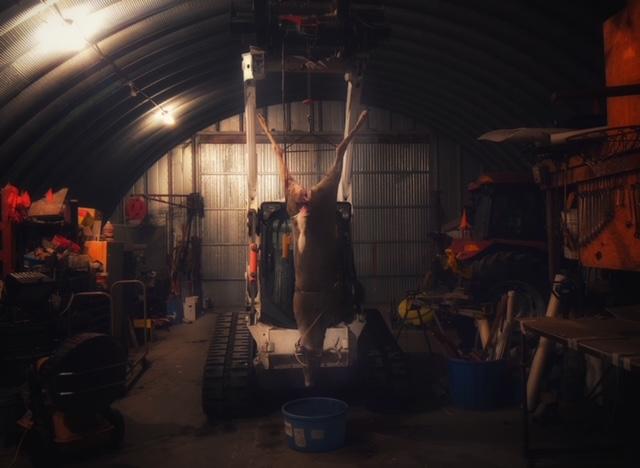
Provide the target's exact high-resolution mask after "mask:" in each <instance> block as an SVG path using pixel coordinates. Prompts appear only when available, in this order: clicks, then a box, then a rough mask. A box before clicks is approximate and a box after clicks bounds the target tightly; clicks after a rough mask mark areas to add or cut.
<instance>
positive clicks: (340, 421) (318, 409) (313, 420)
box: [282, 398, 349, 452]
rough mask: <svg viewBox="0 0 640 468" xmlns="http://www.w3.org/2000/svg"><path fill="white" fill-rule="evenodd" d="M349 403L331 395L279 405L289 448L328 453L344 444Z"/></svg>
mask: <svg viewBox="0 0 640 468" xmlns="http://www.w3.org/2000/svg"><path fill="white" fill-rule="evenodd" d="M348 409H349V405H347V404H346V403H345V402H344V401H341V400H336V399H333V398H301V399H299V400H293V401H290V402H288V403H285V404H284V405H282V414H283V416H284V432H285V434H286V435H287V442H288V443H289V447H290V448H292V449H294V450H298V451H300V452H329V451H331V450H336V449H338V448H340V447H342V446H343V445H344V440H345V435H346V427H347V410H348Z"/></svg>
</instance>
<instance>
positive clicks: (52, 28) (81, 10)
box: [36, 7, 103, 52]
mask: <svg viewBox="0 0 640 468" xmlns="http://www.w3.org/2000/svg"><path fill="white" fill-rule="evenodd" d="M61 15H62V17H60V15H58V14H52V15H51V17H50V18H49V19H48V20H46V21H45V23H44V24H43V25H42V26H41V27H40V29H39V30H38V31H37V33H36V36H37V39H38V42H39V43H40V47H41V48H42V50H43V51H46V52H56V51H60V52H77V51H79V50H82V49H84V48H85V47H87V45H88V42H87V41H88V40H90V39H91V38H92V37H94V36H95V35H96V33H97V32H98V31H99V30H100V29H101V27H102V25H103V18H102V17H101V16H99V15H92V14H90V11H89V9H88V8H87V7H76V8H69V9H65V10H64V11H63V12H61Z"/></svg>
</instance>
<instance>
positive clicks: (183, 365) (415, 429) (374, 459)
mask: <svg viewBox="0 0 640 468" xmlns="http://www.w3.org/2000/svg"><path fill="white" fill-rule="evenodd" d="M214 323H215V314H214V313H209V314H206V315H204V316H203V317H202V318H200V319H199V320H198V321H197V322H196V323H194V324H189V325H186V324H185V325H179V326H176V327H174V328H173V329H172V330H171V331H169V332H167V331H159V332H157V341H156V343H155V344H154V345H153V347H152V350H151V353H150V360H151V362H152V365H151V367H150V368H149V369H148V370H147V372H146V373H145V374H144V375H143V376H142V377H141V378H140V380H139V381H138V382H137V384H136V385H135V387H134V388H133V389H132V390H131V391H130V393H129V394H128V396H127V397H126V398H125V399H123V400H122V401H119V402H117V403H116V404H115V406H116V407H117V408H118V409H119V410H120V411H122V413H123V414H124V415H125V419H126V425H127V426H126V431H127V432H126V437H125V444H124V447H122V449H120V450H118V451H117V452H113V453H104V454H101V455H96V456H95V457H94V458H92V459H88V460H87V459H85V460H77V461H71V462H70V466H82V467H87V468H143V467H179V468H186V467H189V468H198V467H212V466H220V467H281V466H282V467H284V466H288V467H293V466H302V465H304V466H305V467H323V466H332V467H335V466H362V467H368V466H371V467H378V466H401V467H412V466H416V467H417V466H420V467H451V468H453V467H474V468H482V467H504V468H507V467H508V468H514V467H519V466H524V463H523V461H522V458H521V456H520V445H519V443H520V422H519V413H518V410H517V409H516V408H512V409H509V410H502V411H491V412H467V411H461V410H456V409H452V408H449V407H446V406H445V407H442V406H438V405H430V404H427V405H419V406H420V407H421V408H424V407H427V408H428V407H429V406H431V407H432V408H433V407H434V406H435V409H431V410H426V409H418V408H417V407H416V408H415V409H413V410H409V411H405V412H401V413H397V412H396V413H376V412H372V411H370V410H368V409H366V408H365V407H364V405H362V404H358V403H357V402H352V406H351V410H350V413H349V423H348V441H347V445H346V446H345V447H344V448H342V449H340V450H338V451H336V452H333V453H326V454H303V453H298V452H295V451H293V450H290V449H289V448H288V447H287V445H286V441H285V436H284V431H283V424H282V419H281V416H280V414H279V411H278V410H277V408H276V409H274V410H273V411H271V412H270V413H269V414H268V415H266V416H258V417H255V418H252V419H245V420H238V421H233V422H231V423H218V424H210V423H208V422H207V420H206V418H205V417H204V415H203V414H202V412H201V409H200V383H201V382H200V380H201V372H202V365H203V361H204V358H205V353H206V350H207V346H208V341H209V337H210V334H211V330H212V328H213V325H214ZM425 395H427V392H426V390H425ZM429 398H432V397H429ZM428 403H429V402H428ZM2 466H5V464H4V463H3V464H2ZM21 466H28V464H27V463H26V460H24V459H22V458H21V459H19V460H18V463H17V464H16V467H21ZM559 466H568V465H566V464H562V465H559ZM572 466H573V464H572Z"/></svg>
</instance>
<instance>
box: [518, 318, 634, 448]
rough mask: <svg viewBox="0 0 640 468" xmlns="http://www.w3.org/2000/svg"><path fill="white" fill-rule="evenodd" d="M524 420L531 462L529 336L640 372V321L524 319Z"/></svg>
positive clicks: (525, 440) (522, 342) (522, 328)
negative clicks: (528, 403)
mask: <svg viewBox="0 0 640 468" xmlns="http://www.w3.org/2000/svg"><path fill="white" fill-rule="evenodd" d="M518 321H519V322H520V329H521V332H522V333H521V358H522V359H521V365H522V374H521V376H522V402H523V403H522V416H523V450H524V455H525V458H527V459H528V460H529V461H531V459H532V454H533V451H531V449H530V440H529V409H528V408H527V376H528V373H527V368H528V365H529V363H528V360H527V356H528V353H527V349H526V335H527V334H529V335H536V336H539V337H545V338H547V339H549V340H550V341H552V342H554V343H558V344H561V345H563V346H565V347H567V348H569V349H571V350H574V351H579V352H583V353H585V354H589V355H591V356H595V357H598V358H601V359H603V360H604V361H606V362H608V363H610V364H612V365H613V366H614V367H615V368H617V369H618V370H620V371H622V370H624V371H628V372H640V321H635V320H623V319H618V318H582V319H574V320H569V319H562V318H550V317H542V318H522V319H518Z"/></svg>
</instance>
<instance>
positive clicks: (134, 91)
mask: <svg viewBox="0 0 640 468" xmlns="http://www.w3.org/2000/svg"><path fill="white" fill-rule="evenodd" d="M40 2H41V3H42V4H43V5H45V6H46V7H48V8H51V9H52V10H53V11H54V12H55V13H56V15H58V17H59V18H60V20H62V22H63V23H65V24H67V25H68V26H70V27H72V25H73V20H71V19H69V18H65V16H64V15H63V14H62V11H60V7H58V5H57V4H56V3H53V4H49V0H40ZM78 32H79V33H80V35H81V36H82V40H83V41H85V42H86V43H87V44H89V45H90V46H91V48H92V49H93V50H94V51H95V52H96V53H97V54H98V55H99V56H100V58H101V59H102V60H104V61H105V62H107V63H108V64H109V65H110V66H111V68H112V70H113V72H114V73H115V74H116V76H117V77H118V78H119V79H120V81H122V83H123V84H124V86H126V87H128V88H129V90H130V93H131V96H132V97H136V96H138V95H140V96H142V97H143V98H144V100H145V101H146V102H149V103H151V104H152V105H153V106H154V107H155V108H156V109H158V110H159V111H160V112H161V113H162V114H163V115H164V114H167V113H168V112H167V110H166V109H164V108H163V107H162V105H160V104H159V103H158V102H157V101H156V100H155V99H153V98H152V97H151V96H149V95H148V94H147V93H146V92H145V91H143V90H142V89H140V88H139V87H138V86H136V84H135V82H134V81H133V79H131V78H130V77H129V76H128V75H127V74H126V73H125V72H124V71H123V70H122V69H121V68H120V67H119V66H118V65H117V64H116V63H115V62H114V61H113V59H112V58H111V57H109V56H108V55H107V54H105V53H104V52H103V51H102V49H101V48H100V46H99V45H98V44H97V43H96V42H94V41H92V40H91V39H89V38H87V37H86V36H85V35H84V34H83V33H82V30H80V28H78ZM283 79H284V78H283Z"/></svg>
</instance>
